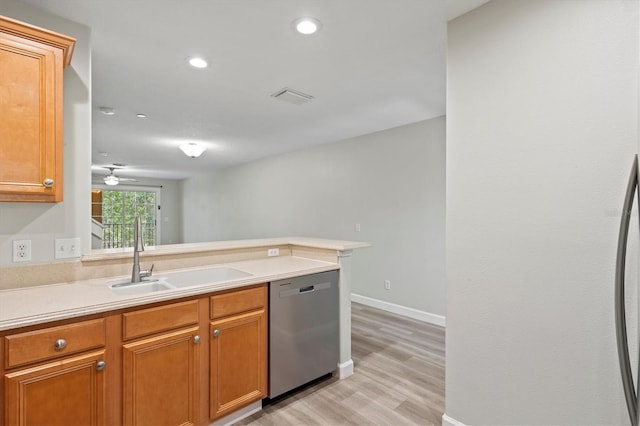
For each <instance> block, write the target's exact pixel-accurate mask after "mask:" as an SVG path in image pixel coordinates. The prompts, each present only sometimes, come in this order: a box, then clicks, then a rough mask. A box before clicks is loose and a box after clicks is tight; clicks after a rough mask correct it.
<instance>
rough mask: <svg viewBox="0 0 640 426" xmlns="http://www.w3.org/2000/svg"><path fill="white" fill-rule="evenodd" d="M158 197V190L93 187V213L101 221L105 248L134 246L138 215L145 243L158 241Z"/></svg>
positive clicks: (93, 216)
mask: <svg viewBox="0 0 640 426" xmlns="http://www.w3.org/2000/svg"><path fill="white" fill-rule="evenodd" d="M159 198H160V191H159V190H134V189H132V190H111V189H97V188H96V189H94V190H93V191H92V194H91V217H92V218H93V219H94V220H95V221H97V222H99V223H101V224H102V228H103V231H102V248H123V247H132V246H133V222H134V220H135V218H136V216H140V219H141V220H142V236H143V241H144V244H145V245H150V246H153V245H156V244H158V241H159V237H160V236H159V234H160V229H159V222H158V220H157V216H158V210H159V204H160V200H159Z"/></svg>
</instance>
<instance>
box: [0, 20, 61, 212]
mask: <svg viewBox="0 0 640 426" xmlns="http://www.w3.org/2000/svg"><path fill="white" fill-rule="evenodd" d="M0 64H2V78H1V79H0V201H46V202H53V201H61V200H62V149H63V143H62V51H61V50H60V49H56V48H52V47H50V46H47V45H45V44H40V43H37V42H35V41H32V40H23V39H21V38H19V37H15V36H12V35H9V34H3V33H0Z"/></svg>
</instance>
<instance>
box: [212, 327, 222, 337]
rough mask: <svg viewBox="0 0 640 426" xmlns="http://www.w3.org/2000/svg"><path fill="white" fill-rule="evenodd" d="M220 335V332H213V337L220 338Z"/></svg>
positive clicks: (216, 330)
mask: <svg viewBox="0 0 640 426" xmlns="http://www.w3.org/2000/svg"><path fill="white" fill-rule="evenodd" d="M219 335H220V330H218V329H215V330H213V337H218V336H219Z"/></svg>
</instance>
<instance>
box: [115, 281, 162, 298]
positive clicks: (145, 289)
mask: <svg viewBox="0 0 640 426" xmlns="http://www.w3.org/2000/svg"><path fill="white" fill-rule="evenodd" d="M109 289H110V290H111V291H112V292H114V293H115V294H117V295H120V296H135V295H140V294H147V293H155V292H157V291H164V290H172V289H174V287H173V286H172V285H171V284H169V283H167V282H165V281H159V280H152V281H142V282H139V283H132V282H117V283H113V284H109Z"/></svg>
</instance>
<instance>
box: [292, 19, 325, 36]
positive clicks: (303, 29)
mask: <svg viewBox="0 0 640 426" xmlns="http://www.w3.org/2000/svg"><path fill="white" fill-rule="evenodd" d="M292 25H293V28H295V30H296V31H297V32H299V33H300V34H305V35H310V34H313V33H315V32H317V31H318V30H319V29H320V27H321V26H322V24H320V21H318V20H317V19H315V18H298V19H296V20H295V21H293V22H292Z"/></svg>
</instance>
